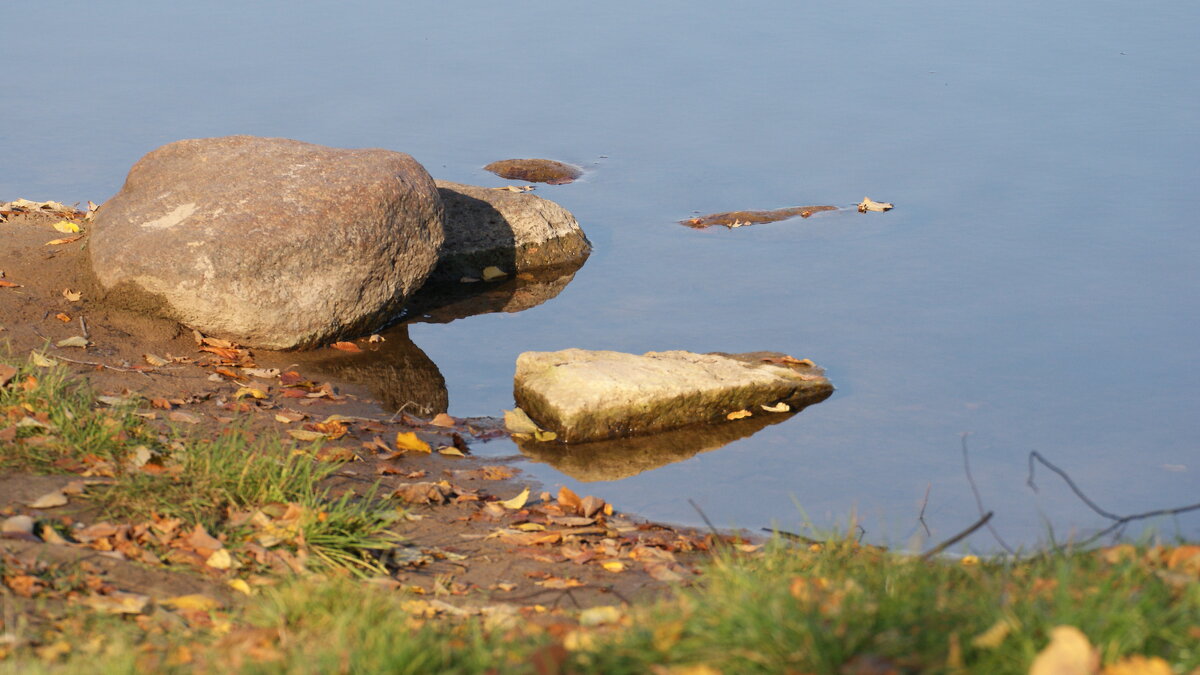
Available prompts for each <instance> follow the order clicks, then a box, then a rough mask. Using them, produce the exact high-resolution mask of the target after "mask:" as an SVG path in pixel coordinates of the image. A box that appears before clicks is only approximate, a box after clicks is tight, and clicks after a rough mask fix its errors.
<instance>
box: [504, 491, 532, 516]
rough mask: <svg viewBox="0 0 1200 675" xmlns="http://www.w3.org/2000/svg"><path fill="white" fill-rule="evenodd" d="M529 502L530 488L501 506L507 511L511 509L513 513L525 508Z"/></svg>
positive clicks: (505, 501)
mask: <svg viewBox="0 0 1200 675" xmlns="http://www.w3.org/2000/svg"><path fill="white" fill-rule="evenodd" d="M527 501H529V488H525V489H524V490H521V494H519V495H517V496H516V497H513V498H512V499H506V500H504V501H502V502H500V505H501V506H503V507H504V508H506V509H511V510H513V511H516V510H517V509H519V508H521V507H522V506H525V502H527Z"/></svg>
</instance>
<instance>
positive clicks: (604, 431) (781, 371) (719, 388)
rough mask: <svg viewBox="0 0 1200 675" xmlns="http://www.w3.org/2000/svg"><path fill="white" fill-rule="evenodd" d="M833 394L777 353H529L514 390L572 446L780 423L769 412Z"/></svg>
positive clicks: (813, 370) (520, 362)
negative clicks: (734, 422)
mask: <svg viewBox="0 0 1200 675" xmlns="http://www.w3.org/2000/svg"><path fill="white" fill-rule="evenodd" d="M832 393H833V385H831V384H830V383H829V380H828V379H826V378H825V376H824V373H823V371H821V369H820V368H817V367H816V366H814V365H812V363H811V362H808V361H801V360H797V359H792V358H790V357H787V356H784V355H782V354H778V353H774V352H753V353H749V354H720V353H716V354H695V353H692V352H684V351H670V352H647V353H646V354H643V355H641V356H637V355H634V354H624V353H621V352H611V351H587V350H583V349H565V350H563V351H558V352H525V353H524V354H521V355H520V356H519V357H518V358H517V372H516V376H515V378H514V386H513V397H514V398H515V399H516V402H517V405H518V406H520V407H521V408H522V409H523V410H524V411H525V412H526V413H527V414H528V415H529V417H530V418H531V419H532V420H533V421H534V422H536V423H538V424H539V425H540V426H542V427H544V428H546V429H549V430H551V431H554V432H555V433H556V434H557V435H558V440H560V441H564V442H567V443H575V442H581V441H594V440H601V439H607V438H618V437H621V436H633V435H639V434H648V433H654V432H659V431H664V430H667V429H674V428H678V427H683V426H685V425H688V424H696V423H716V422H722V423H723V422H727V421H729V420H730V419H731V413H733V415H732V419H744V417H746V416H747V415H746V414H745V413H748V414H749V416H754V415H774V414H778V413H777V412H770V411H767V410H765V409H764V408H763V406H768V407H771V408H774V409H775V410H778V411H781V412H782V411H786V410H798V409H800V408H803V407H804V406H807V405H811V404H813V403H817V402H819V401H822V400H824V399H826V398H828V397H829V395H830V394H832ZM780 403H784V404H786V406H779V404H780ZM743 411H745V413H743Z"/></svg>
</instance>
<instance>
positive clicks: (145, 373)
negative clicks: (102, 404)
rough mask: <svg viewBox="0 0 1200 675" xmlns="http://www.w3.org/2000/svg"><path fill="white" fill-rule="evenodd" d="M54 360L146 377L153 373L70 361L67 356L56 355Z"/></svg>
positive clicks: (105, 364)
mask: <svg viewBox="0 0 1200 675" xmlns="http://www.w3.org/2000/svg"><path fill="white" fill-rule="evenodd" d="M54 358H56V359H58V360H59V361H66V362H67V363H75V364H78V365H81V366H92V367H93V368H107V369H108V370H115V371H117V372H120V373H139V374H141V375H144V376H146V377H150V372H153V371H150V372H147V371H145V370H136V369H134V368H122V367H120V366H110V365H108V364H107V363H100V362H99V361H80V360H78V359H69V358H67V357H65V356H62V355H61V354H55V355H54Z"/></svg>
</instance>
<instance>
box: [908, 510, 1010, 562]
mask: <svg viewBox="0 0 1200 675" xmlns="http://www.w3.org/2000/svg"><path fill="white" fill-rule="evenodd" d="M993 515H995V514H994V513H993V512H991V511H988V512H987V513H985V514H983V517H982V518H980V519H979V520H977V521H975V524H974V525H971V526H970V527H968V528H967V529H965V530H963V531H962V532H959V533H958V534H956V535H954V536H953V537H950V538H949V539H947V540H946V541H943V542H942V543H940V544H938V545H937V546H934V547H933V548H931V549H929V550H928V551H926V552H924V553H922V554H921V560H929V559H930V558H932V557H933V556H935V555H937V554H939V553H941V552H942V551H945V550H946V549H948V548H950V547H951V546H953V545H955V544H957V543H958V542H960V541H962V540H963V539H966V538H967V537H969V536H971V535H972V534H974V533H975V530H978V529H979V528H981V527H983V526H984V525H987V524H988V521H989V520H991V519H992V516H993Z"/></svg>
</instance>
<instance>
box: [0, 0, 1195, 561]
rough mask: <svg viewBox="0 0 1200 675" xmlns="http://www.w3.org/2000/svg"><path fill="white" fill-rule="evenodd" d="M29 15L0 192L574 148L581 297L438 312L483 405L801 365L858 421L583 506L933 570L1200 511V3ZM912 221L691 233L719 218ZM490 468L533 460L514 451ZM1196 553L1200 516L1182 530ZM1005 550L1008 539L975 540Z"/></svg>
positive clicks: (1, 59) (731, 448)
mask: <svg viewBox="0 0 1200 675" xmlns="http://www.w3.org/2000/svg"><path fill="white" fill-rule="evenodd" d="M218 7H219V4H218V3H202V4H200V5H195V6H184V5H181V4H177V3H152V4H151V3H143V2H128V1H127V2H107V3H93V2H81V1H79V2H54V3H33V4H30V3H24V4H23V6H22V7H21V8H20V9H14V10H11V11H9V12H7V13H6V18H7V25H8V31H7V32H6V35H5V38H4V40H3V41H0V74H2V75H3V78H2V79H3V82H4V83H5V85H4V86H5V93H4V97H3V98H4V103H3V106H0V147H2V148H3V152H4V159H3V162H0V200H9V199H15V198H17V197H24V198H28V199H37V200H44V199H53V200H58V201H64V202H68V203H69V202H74V201H86V200H89V199H90V200H94V201H96V202H101V201H103V200H104V199H107V198H108V197H109V196H110V195H112V194H113V193H114V192H115V191H116V190H117V189H118V188H119V187H120V185H121V182H122V181H123V180H124V176H125V172H126V171H127V170H128V168H129V166H130V165H132V163H133V162H134V161H136V160H137V158H138V157H140V156H141V155H142V154H144V153H146V152H147V151H149V150H151V149H153V148H154V147H156V146H158V145H161V144H163V143H167V142H170V141H174V140H177V139H180V138H195V137H204V136H219V135H226V134H235V133H246V134H256V135H264V136H285V137H291V138H297V139H301V140H305V141H310V142H315V143H322V144H326V145H333V146H341V147H384V148H389V149H395V150H402V151H405V152H408V153H410V154H412V155H413V156H414V157H416V158H417V159H418V160H419V161H421V162H422V163H424V164H425V166H426V167H427V168H428V169H429V170H430V172H431V173H432V174H434V175H435V176H436V177H438V178H444V179H448V180H454V181H460V182H467V183H478V184H485V185H501V184H503V183H504V181H502V180H500V179H497V178H495V177H494V176H491V175H490V174H487V173H485V172H483V171H482V170H481V168H480V167H482V166H483V165H484V164H486V163H488V162H490V161H493V160H496V159H503V158H508V157H548V158H553V159H558V160H563V161H568V162H573V163H576V164H578V165H580V166H583V167H585V168H587V169H588V170H589V171H588V173H587V174H586V176H585V177H584V179H583V180H581V181H579V182H577V183H575V184H572V185H566V186H557V187H551V186H543V187H540V188H539V189H538V191H537V193H536V194H539V195H542V196H544V197H547V198H549V199H553V200H555V201H558V202H560V203H561V204H563V205H564V206H566V207H567V208H569V209H571V210H572V211H573V212H574V213H575V215H576V216H577V217H578V219H579V221H580V223H581V224H582V225H583V227H584V228H585V230H586V232H587V234H588V236H589V237H590V238H591V240H592V242H593V243H594V245H595V251H594V253H593V254H592V256H591V258H590V259H589V260H588V262H587V263H586V265H584V266H583V268H582V269H580V270H579V271H578V272H577V273H576V274H575V277H574V279H573V280H572V281H571V283H570V284H569V285H567V286H566V287H565V288H563V289H562V290H561V292H560V293H559V294H558V296H557V297H555V298H553V299H552V300H549V301H548V302H545V303H544V304H541V305H539V306H536V307H533V308H531V309H527V310H526V311H522V312H518V313H491V314H483V315H479V316H474V317H470V318H465V319H461V320H456V321H451V322H446V323H416V324H413V325H411V326H409V328H408V334H409V336H410V337H411V339H412V341H413V343H414V344H415V345H416V346H417V347H419V351H423V352H424V354H425V355H426V356H428V358H429V359H430V360H431V361H432V362H433V363H434V364H436V369H437V370H439V371H440V373H441V375H442V377H444V380H445V383H446V390H447V392H448V397H449V408H450V411H451V413H453V414H456V415H495V414H498V413H499V411H500V410H501V409H503V408H507V407H511V405H512V392H511V387H512V383H511V377H512V371H513V363H514V360H515V358H516V356H517V355H518V354H519V353H520V352H522V351H525V350H556V349H562V348H566V347H584V348H593V349H614V350H620V351H628V352H636V353H641V352H644V351H649V350H664V349H688V350H693V351H727V352H736V351H753V350H759V349H770V350H778V351H783V352H787V353H790V354H792V355H794V356H797V357H807V358H811V359H813V360H814V361H816V362H817V363H818V364H820V365H822V366H824V367H825V368H826V369H827V370H828V374H829V376H830V378H831V379H832V381H833V382H834V384H835V385H836V386H837V387H838V390H837V392H836V393H835V394H834V396H833V397H832V398H830V399H829V400H827V401H825V402H824V403H821V404H819V405H816V406H813V407H811V408H809V409H807V410H805V411H804V412H803V413H801V414H799V415H797V416H795V417H794V418H792V419H789V420H787V421H785V422H783V423H780V424H776V425H773V426H769V427H767V428H765V429H763V430H761V431H759V432H758V433H756V434H754V435H752V436H750V437H747V438H743V439H741V440H736V441H734V442H732V443H730V444H728V445H725V446H724V447H722V448H720V449H717V450H713V451H711V452H705V453H701V454H699V455H696V456H694V457H691V458H690V459H686V460H683V461H678V462H675V463H671V464H668V465H666V466H662V467H659V468H657V469H654V470H651V471H646V472H644V473H641V474H638V475H635V476H631V477H626V478H623V479H621V480H609V481H604V480H601V481H596V482H588V483H581V482H580V481H579V480H577V479H575V478H572V477H570V476H567V475H565V474H562V473H559V472H558V471H556V470H555V469H553V468H551V467H550V466H549V465H547V464H543V463H536V462H532V461H523V462H522V463H521V466H522V467H523V468H525V469H526V470H527V471H528V472H529V473H530V474H532V475H533V476H534V477H536V478H538V479H540V480H542V481H543V482H545V483H546V484H547V485H548V486H550V487H553V486H556V485H559V484H565V485H569V486H570V487H571V488H572V489H575V490H576V491H580V492H586V493H590V494H596V495H599V496H602V497H604V498H606V499H609V500H611V501H613V502H615V503H616V505H617V506H618V508H622V509H625V510H630V511H634V512H637V513H640V514H642V515H645V516H648V517H652V518H657V519H663V520H667V521H674V522H682V523H691V524H698V523H699V522H700V517H699V515H698V514H697V512H696V511H695V510H694V509H693V508H692V506H691V505H690V504H689V503H688V500H689V499H691V500H694V501H695V502H696V503H697V504H699V505H700V507H701V508H702V509H703V510H704V512H705V513H707V515H708V516H709V517H710V518H711V519H712V520H713V521H715V522H716V523H717V524H718V525H721V526H742V527H753V528H757V527H760V526H765V525H770V524H771V523H772V522H774V523H777V524H778V525H779V526H780V527H783V528H785V529H792V530H799V529H800V528H801V527H802V521H803V520H804V519H805V518H807V519H810V520H811V521H812V522H813V523H815V524H817V525H820V526H829V525H836V524H842V525H845V523H847V522H848V521H849V519H850V517H851V514H857V517H858V518H859V520H860V522H861V523H862V525H863V526H864V528H865V529H866V530H867V536H868V538H870V539H872V540H874V541H884V542H890V543H893V544H904V543H905V542H907V541H908V540H909V538H910V537H911V536H913V535H914V534H915V533H918V532H921V533H923V530H922V529H921V527H920V525H919V524H918V522H917V516H918V513H919V511H920V508H921V505H922V502H923V500H924V497H925V495H926V491H927V489H928V494H929V497H928V504H927V507H926V510H925V520H926V523H927V524H928V526H929V527H930V528H931V530H932V534H931V535H929V536H930V538H932V539H940V538H944V537H946V536H949V535H950V534H953V533H954V532H956V531H958V530H959V529H961V528H963V527H965V526H966V525H968V524H970V523H971V522H972V521H973V520H974V519H975V518H976V517H977V515H978V512H977V509H976V505H975V501H974V497H973V496H972V493H971V489H970V485H969V483H968V481H967V480H966V477H965V475H964V472H963V466H962V455H961V452H960V436H961V434H962V433H964V432H970V433H971V435H970V437H969V443H970V452H971V461H972V468H973V470H974V477H975V480H976V483H977V484H978V488H979V491H980V493H981V498H982V500H983V502H984V504H985V506H986V508H988V509H992V510H995V511H996V517H995V519H994V520H993V524H994V525H995V527H996V529H997V531H998V532H999V533H1000V534H1001V536H1003V537H1004V538H1005V539H1006V540H1007V541H1008V543H1009V544H1011V545H1023V546H1032V545H1035V544H1037V543H1038V542H1040V541H1044V540H1045V539H1046V538H1047V537H1048V535H1049V533H1050V532H1051V531H1053V533H1054V536H1055V537H1058V538H1065V537H1068V536H1071V535H1072V533H1074V535H1075V536H1081V535H1083V534H1086V533H1089V532H1092V531H1095V530H1096V529H1098V528H1100V527H1103V526H1104V525H1106V524H1107V523H1106V521H1104V520H1103V519H1102V518H1100V517H1099V516H1097V515H1095V514H1093V513H1091V512H1089V511H1088V510H1087V509H1086V507H1084V506H1083V505H1082V504H1081V503H1080V502H1079V500H1077V499H1076V498H1074V497H1073V496H1072V495H1070V493H1069V492H1068V490H1067V489H1066V487H1065V486H1064V485H1063V484H1062V482H1061V481H1059V480H1057V479H1056V478H1055V477H1053V476H1052V475H1051V474H1049V473H1048V472H1045V471H1042V472H1040V473H1039V481H1038V484H1039V486H1040V488H1041V490H1040V492H1038V493H1034V492H1033V491H1032V490H1030V489H1029V488H1028V487H1027V486H1026V485H1025V479H1026V473H1027V455H1028V453H1029V451H1031V450H1038V451H1040V452H1042V453H1043V454H1045V455H1046V456H1047V457H1048V458H1049V459H1051V461H1053V462H1055V463H1057V464H1059V465H1060V466H1062V467H1063V468H1065V469H1066V470H1068V471H1069V472H1070V473H1071V475H1072V476H1073V477H1074V478H1075V480H1076V481H1077V482H1078V483H1079V485H1080V487H1081V488H1083V489H1084V490H1086V491H1087V492H1088V493H1089V494H1090V495H1091V496H1092V497H1093V498H1094V499H1096V500H1097V501H1098V502H1099V503H1100V504H1101V505H1102V506H1104V507H1105V508H1108V509H1110V510H1112V511H1115V512H1118V513H1129V512H1136V511H1143V510H1148V509H1153V508H1159V507H1168V506H1178V505H1182V504H1185V503H1192V502H1196V501H1200V479H1198V476H1200V387H1198V385H1197V382H1200V349H1198V347H1200V344H1198V343H1200V340H1198V339H1197V338H1198V336H1200V290H1198V284H1197V282H1198V281H1200V274H1198V269H1197V263H1198V261H1200V232H1198V228H1197V217H1196V215H1195V211H1196V208H1197V206H1196V197H1197V195H1196V192H1197V189H1196V187H1197V178H1200V124H1197V121H1198V120H1200V88H1198V87H1196V86H1195V73H1196V72H1197V68H1198V67H1200V58H1198V56H1200V50H1198V47H1197V44H1198V43H1197V41H1196V35H1195V26H1196V25H1197V23H1200V5H1198V4H1196V3H1194V2H1189V1H1185V0H1166V1H1164V2H1158V3H1154V4H1152V5H1135V4H1131V3H1119V2H1096V1H1091V2H1081V1H1077V0H1071V1H1067V2H1061V3H1044V2H1028V1H1016V2H1006V3H986V4H978V3H975V4H972V3H966V4H964V3H959V2H948V1H946V2H936V1H935V2H926V3H919V4H918V5H915V6H914V5H911V4H904V5H898V4H896V3H888V2H839V3H783V2H776V3H762V4H761V5H755V6H743V5H736V4H735V3H724V2H720V3H718V2H695V1H692V2H657V3H633V2H608V3H588V4H581V3H482V2H460V3H449V4H448V3H428V5H427V6H414V4H413V3H388V2H348V3H290V2H289V3H278V2H263V3H253V4H250V3H224V9H218ZM864 195H868V196H870V197H872V198H874V199H876V200H882V201H891V202H894V203H895V204H896V209H895V210H894V211H891V212H889V213H885V214H878V213H872V214H865V215H863V214H858V213H854V212H847V213H840V212H839V213H835V214H825V215H821V216H818V217H813V218H810V219H807V220H794V221H787V222H781V223H773V224H765V225H757V226H754V227H748V228H739V229H735V230H726V229H724V228H715V229H712V230H704V231H695V230H690V229H687V228H684V227H681V226H679V225H677V224H676V221H678V220H679V219H682V218H686V217H688V216H690V215H693V214H694V212H701V213H709V212H715V211H728V210H737V209H767V208H777V207H783V206H793V205H798V204H821V203H834V204H845V205H849V204H853V203H856V202H858V201H859V200H860V199H862V197H863V196H864ZM479 451H480V452H484V453H489V454H494V455H497V456H504V455H511V454H514V453H515V452H516V449H515V448H514V446H513V445H511V444H510V443H506V442H503V443H493V444H489V445H487V446H484V447H482V448H479ZM1155 526H1156V527H1157V528H1158V530H1159V531H1161V532H1165V533H1168V534H1174V533H1180V534H1183V535H1185V536H1188V537H1191V538H1196V537H1197V536H1200V517H1198V516H1197V514H1191V515H1190V516H1184V517H1180V518H1178V519H1164V520H1160V521H1158V522H1156V523H1155ZM971 545H972V546H973V547H974V548H976V549H978V550H989V549H994V548H995V547H996V546H997V544H996V542H995V540H994V539H993V538H991V537H990V535H988V534H987V533H981V534H977V535H975V536H974V537H973V538H972V540H971Z"/></svg>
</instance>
